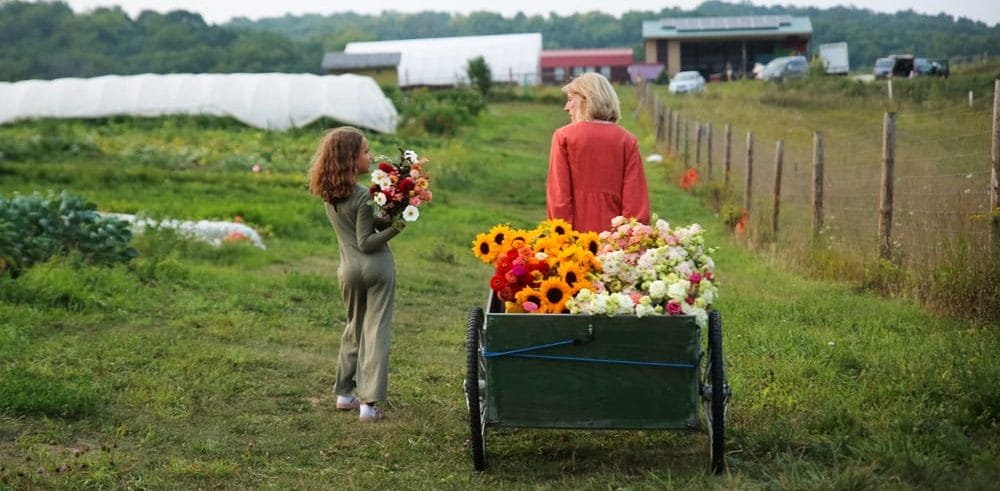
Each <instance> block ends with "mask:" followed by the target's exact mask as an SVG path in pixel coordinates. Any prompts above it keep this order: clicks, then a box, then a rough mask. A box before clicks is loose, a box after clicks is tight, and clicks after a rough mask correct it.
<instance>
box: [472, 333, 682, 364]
mask: <svg viewBox="0 0 1000 491" xmlns="http://www.w3.org/2000/svg"><path fill="white" fill-rule="evenodd" d="M577 342H578V341H577V340H575V339H564V340H562V341H555V342H552V343H546V344H539V345H536V346H528V347H526V348H516V349H512V350H507V351H489V350H487V349H486V348H485V347H484V348H483V356H484V357H486V358H496V357H501V356H513V357H516V358H535V359H541V360H558V361H582V362H585V363H609V364H613V365H637V366H652V367H668V368H695V367H696V366H697V365H694V364H692V363H673V362H665V361H639V360H614V359H607V358H590V357H582V356H562V355H536V354H528V352H529V351H538V350H543V349H547V348H555V347H557V346H565V345H567V344H573V343H577Z"/></svg>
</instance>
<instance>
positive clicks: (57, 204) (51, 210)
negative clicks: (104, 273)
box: [0, 191, 136, 276]
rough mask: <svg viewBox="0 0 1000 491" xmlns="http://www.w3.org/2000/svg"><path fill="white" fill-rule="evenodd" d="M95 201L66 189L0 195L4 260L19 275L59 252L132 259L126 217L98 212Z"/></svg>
mask: <svg viewBox="0 0 1000 491" xmlns="http://www.w3.org/2000/svg"><path fill="white" fill-rule="evenodd" d="M95 210H96V206H95V205H94V204H93V203H90V202H88V201H86V200H84V199H83V198H80V197H77V196H73V195H71V194H69V193H67V192H65V191H64V192H62V193H61V194H55V193H53V192H51V191H50V192H49V193H48V194H47V195H45V196H42V195H41V194H39V193H34V194H32V195H30V196H23V195H17V196H15V197H14V198H13V199H6V198H4V197H3V196H2V195H0V259H2V262H3V263H4V264H3V268H0V270H7V271H10V272H11V273H12V274H13V275H15V276H16V275H18V274H19V273H20V272H21V271H22V270H24V269H25V268H28V267H30V266H31V265H32V264H34V263H37V262H40V261H45V260H47V259H49V258H50V257H52V256H55V255H65V254H68V253H70V252H77V253H79V254H80V257H81V258H82V260H83V262H86V263H96V264H100V263H115V262H128V261H129V260H131V259H132V258H134V257H135V255H136V252H135V249H133V248H132V247H131V246H130V245H129V243H130V242H131V240H132V232H131V230H129V226H128V223H127V222H124V221H122V220H118V219H116V218H110V217H102V216H100V215H98V214H97V212H96V211H95Z"/></svg>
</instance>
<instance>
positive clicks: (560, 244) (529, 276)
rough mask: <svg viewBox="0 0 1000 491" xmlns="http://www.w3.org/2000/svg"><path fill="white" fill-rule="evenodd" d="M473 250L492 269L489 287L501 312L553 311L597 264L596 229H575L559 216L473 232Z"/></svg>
mask: <svg viewBox="0 0 1000 491" xmlns="http://www.w3.org/2000/svg"><path fill="white" fill-rule="evenodd" d="M472 251H473V253H474V254H475V255H476V257H478V258H479V259H480V260H482V261H483V262H484V263H487V264H493V265H494V266H495V267H496V271H495V273H494V275H493V277H492V278H490V288H492V289H493V291H495V292H496V293H497V297H498V298H499V299H500V300H503V301H504V302H505V306H506V311H507V312H521V313H523V312H531V313H550V314H559V313H564V312H568V310H567V309H566V302H568V301H569V300H570V299H571V298H572V297H573V295H575V294H576V293H577V292H578V291H580V289H582V288H588V287H590V286H591V284H590V281H589V279H588V278H589V277H590V276H591V272H593V271H595V270H596V269H597V268H598V267H599V264H598V263H597V261H596V259H595V254H596V253H597V251H598V235H597V234H596V233H594V232H577V231H574V230H573V228H572V227H571V226H570V225H569V223H567V222H566V221H565V220H560V219H553V220H546V221H544V222H542V223H540V224H539V225H538V226H537V227H536V228H535V229H533V230H522V229H515V228H513V227H511V226H509V225H497V226H495V227H493V228H492V229H490V231H489V232H487V233H482V234H479V235H478V236H476V240H475V241H474V242H473V247H472Z"/></svg>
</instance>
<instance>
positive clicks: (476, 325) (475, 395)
mask: <svg viewBox="0 0 1000 491" xmlns="http://www.w3.org/2000/svg"><path fill="white" fill-rule="evenodd" d="M482 327H483V309H481V308H479V307H473V308H472V309H470V310H469V321H468V324H467V325H466V334H465V366H466V375H465V403H466V405H468V407H469V432H470V435H471V438H470V439H469V446H470V447H472V464H473V466H474V467H475V468H476V470H477V471H481V470H483V469H485V468H486V439H485V437H486V431H485V427H484V426H483V421H484V419H483V413H482V409H484V408H485V405H484V404H483V400H482V396H481V395H480V393H479V392H480V391H479V377H480V368H481V365H480V364H481V361H480V356H479V347H480V341H481V340H480V339H479V333H480V329H482Z"/></svg>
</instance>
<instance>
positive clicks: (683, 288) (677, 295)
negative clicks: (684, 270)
mask: <svg viewBox="0 0 1000 491" xmlns="http://www.w3.org/2000/svg"><path fill="white" fill-rule="evenodd" d="M689 288H691V282H690V281H688V280H680V281H677V282H674V283H671V284H670V286H668V287H667V297H669V298H671V299H673V300H678V301H681V303H684V304H685V305H686V304H687V302H684V300H685V299H687V296H688V289H689Z"/></svg>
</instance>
